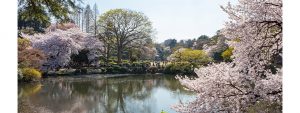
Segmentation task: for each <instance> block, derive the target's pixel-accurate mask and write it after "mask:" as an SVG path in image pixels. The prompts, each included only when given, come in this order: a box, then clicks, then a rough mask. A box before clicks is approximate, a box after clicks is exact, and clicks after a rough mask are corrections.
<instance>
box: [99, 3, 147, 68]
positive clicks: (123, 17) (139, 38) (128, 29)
mask: <svg viewBox="0 0 300 113" xmlns="http://www.w3.org/2000/svg"><path fill="white" fill-rule="evenodd" d="M99 24H100V25H99V34H100V35H99V36H100V38H102V39H103V38H110V40H114V43H113V45H115V48H116V50H117V58H118V61H117V63H119V64H120V63H121V60H122V55H123V51H124V50H125V49H126V48H129V47H135V46H136V47H139V46H141V45H143V44H145V43H146V39H148V38H151V35H152V24H151V22H150V21H149V19H148V17H146V16H145V15H144V14H143V13H141V12H136V11H132V10H128V9H112V10H109V11H107V12H105V13H104V14H102V15H101V16H100V19H99Z"/></svg>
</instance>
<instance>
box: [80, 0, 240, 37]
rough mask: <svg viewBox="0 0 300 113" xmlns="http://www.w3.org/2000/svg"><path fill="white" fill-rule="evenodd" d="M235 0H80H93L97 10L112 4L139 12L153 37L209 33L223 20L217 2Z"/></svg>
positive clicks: (232, 0)
mask: <svg viewBox="0 0 300 113" xmlns="http://www.w3.org/2000/svg"><path fill="white" fill-rule="evenodd" d="M228 1H230V2H236V0H84V2H85V3H86V4H90V5H91V6H93V5H94V3H97V5H98V10H99V12H100V14H102V13H104V12H106V11H108V10H110V9H115V8H126V9H131V10H135V11H139V12H143V13H144V14H145V15H146V16H148V17H149V19H150V21H152V23H153V27H154V29H155V31H156V35H155V39H154V40H155V41H156V42H163V41H164V40H166V39H168V38H175V39H177V40H180V39H191V38H197V37H199V36H200V35H202V34H205V35H208V36H213V35H214V34H215V32H216V31H217V30H218V29H221V28H222V27H223V25H224V22H225V21H226V20H227V15H226V13H225V12H223V11H222V9H221V8H220V5H227V3H228Z"/></svg>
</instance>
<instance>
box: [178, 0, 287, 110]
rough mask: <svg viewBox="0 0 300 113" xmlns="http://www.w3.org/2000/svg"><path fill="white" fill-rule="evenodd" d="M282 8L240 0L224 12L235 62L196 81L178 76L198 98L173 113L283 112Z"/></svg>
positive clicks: (276, 2) (269, 0)
mask: <svg viewBox="0 0 300 113" xmlns="http://www.w3.org/2000/svg"><path fill="white" fill-rule="evenodd" d="M281 8H282V1H281V0H239V2H238V4H237V5H231V4H230V3H229V4H228V6H227V7H222V9H223V10H224V11H225V12H226V13H227V14H228V15H229V18H230V21H228V22H226V24H225V25H226V26H225V28H224V29H222V31H221V32H222V34H223V35H224V36H225V37H226V38H229V39H231V41H228V42H227V43H228V44H229V45H230V46H232V47H234V48H235V49H234V50H233V56H232V58H233V61H232V62H231V63H224V62H222V63H219V64H211V65H209V66H207V67H204V68H199V69H197V70H196V71H195V72H196V73H197V75H198V77H197V78H187V77H180V76H177V77H176V78H177V79H179V80H180V82H181V83H182V84H183V85H184V86H186V88H187V89H189V90H191V91H194V92H196V93H197V97H196V99H195V100H193V101H191V102H188V103H180V104H178V105H175V106H173V108H174V109H175V110H177V111H178V112H183V113H199V112H247V111H248V110H249V109H250V108H251V107H253V106H255V105H257V104H260V103H265V102H266V103H267V107H270V108H265V109H263V111H256V112H281V106H282V70H281V67H282V62H281V61H282V59H281V58H282V9H281ZM237 40H238V41H237ZM274 106H275V107H274ZM272 110H273V111H272Z"/></svg>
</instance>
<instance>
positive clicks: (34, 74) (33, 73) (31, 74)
mask: <svg viewBox="0 0 300 113" xmlns="http://www.w3.org/2000/svg"><path fill="white" fill-rule="evenodd" d="M22 75H23V77H22V80H24V81H37V80H39V79H41V77H42V73H41V72H39V71H38V70H36V69H33V68H23V69H22Z"/></svg>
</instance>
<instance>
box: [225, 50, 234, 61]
mask: <svg viewBox="0 0 300 113" xmlns="http://www.w3.org/2000/svg"><path fill="white" fill-rule="evenodd" d="M233 50H234V48H233V47H229V48H227V49H226V50H225V51H224V52H223V53H222V57H223V59H224V60H225V61H226V62H228V61H232V58H231V56H232V51H233Z"/></svg>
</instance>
